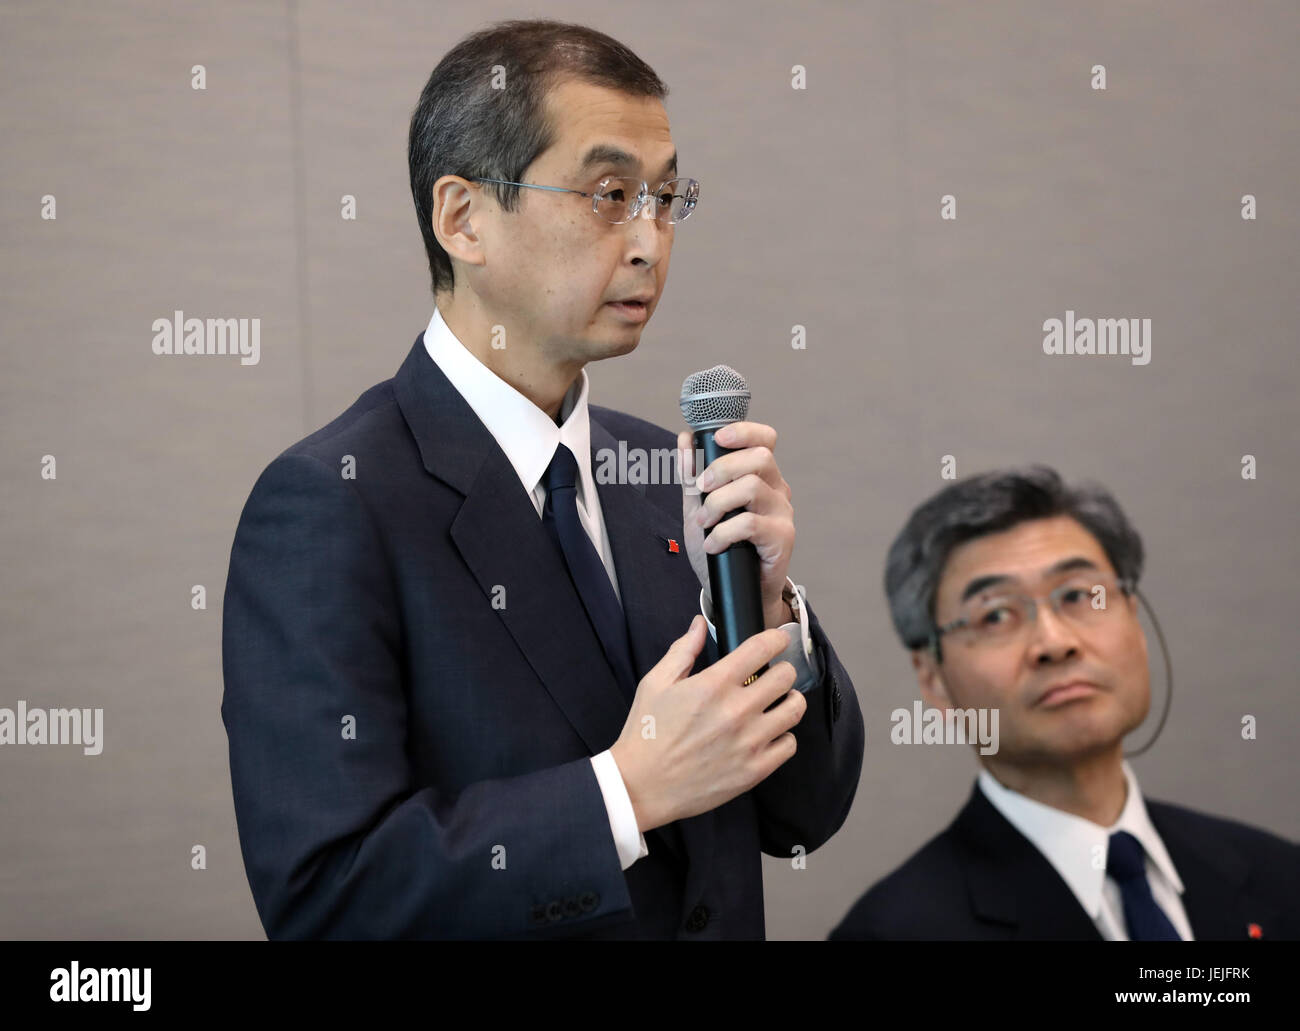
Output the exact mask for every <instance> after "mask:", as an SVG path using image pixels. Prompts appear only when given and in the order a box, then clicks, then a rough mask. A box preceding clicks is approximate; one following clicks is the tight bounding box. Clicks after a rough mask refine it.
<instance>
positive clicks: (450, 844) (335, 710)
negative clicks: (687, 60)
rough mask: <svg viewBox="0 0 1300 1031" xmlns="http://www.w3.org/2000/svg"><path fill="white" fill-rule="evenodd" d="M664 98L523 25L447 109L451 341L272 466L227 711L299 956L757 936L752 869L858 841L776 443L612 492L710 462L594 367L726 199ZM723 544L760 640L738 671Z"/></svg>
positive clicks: (488, 37)
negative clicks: (766, 860)
mask: <svg viewBox="0 0 1300 1031" xmlns="http://www.w3.org/2000/svg"><path fill="white" fill-rule="evenodd" d="M666 94H667V89H666V87H665V86H664V84H663V83H662V82H661V81H660V80H659V78H658V77H657V76H656V75H655V73H654V72H653V71H652V70H651V69H650V68H649V67H648V66H647V65H646V64H645V63H644V62H642V61H641V60H640V59H639V58H637V57H636V55H635V54H633V53H632V52H631V51H630V50H629V49H628V48H627V47H625V46H623V45H622V44H620V43H618V42H616V41H615V40H613V39H611V38H609V37H608V36H606V35H604V34H602V33H599V32H596V31H593V30H591V29H587V28H584V27H581V26H575V25H565V24H560V23H556V22H550V21H518V22H504V23H499V24H497V25H495V26H492V27H490V28H488V29H486V30H484V31H482V32H479V33H475V34H474V35H472V36H469V37H467V38H466V39H465V40H463V41H461V42H460V43H459V44H457V46H456V47H454V48H453V49H452V50H451V51H450V52H449V53H448V54H447V55H446V56H445V57H444V58H443V59H442V61H441V62H439V64H438V66H437V67H436V68H435V69H434V71H433V74H432V75H431V77H430V79H429V81H428V83H427V85H426V86H425V88H424V90H423V92H422V94H421V96H420V98H419V102H418V104H417V106H416V108H415V110H414V113H413V115H412V119H411V128H410V149H409V164H410V176H411V189H412V194H413V197H414V200H415V207H416V212H417V215H418V217H419V222H420V230H421V233H422V234H423V238H424V243H425V248H426V251H427V253H428V259H429V268H430V273H431V277H432V289H433V294H434V299H435V310H434V312H433V315H432V318H431V319H430V321H429V324H428V326H427V328H426V329H425V330H424V332H423V333H421V334H420V335H419V336H418V337H417V338H416V340H415V343H414V346H413V347H412V348H411V349H410V352H409V354H408V355H407V356H406V359H405V361H404V362H403V363H402V365H401V367H400V368H399V369H398V371H397V374H396V375H395V376H394V377H393V378H392V379H390V380H387V381H385V382H383V383H380V384H377V385H376V386H374V387H372V388H370V389H369V390H367V391H366V392H365V393H364V394H362V395H361V397H360V398H359V399H358V400H357V401H356V402H355V403H354V404H353V405H352V407H351V408H349V409H348V410H347V411H346V412H344V413H343V414H342V415H340V416H339V417H338V418H336V419H335V420H333V421H332V422H330V423H329V424H328V425H326V426H325V427H323V428H322V429H320V430H318V431H317V432H315V433H313V434H312V435H310V436H309V437H307V438H305V439H304V440H302V441H300V442H298V443H297V444H295V445H293V446H292V447H290V448H289V449H287V450H286V451H284V452H283V453H281V454H280V455H279V456H278V457H277V458H276V459H275V460H274V461H272V462H271V463H270V465H269V466H268V467H267V468H266V470H265V471H264V472H263V473H262V475H261V476H260V478H259V479H258V481H257V483H256V485H255V486H254V487H253V490H252V493H251V495H250V497H249V499H248V502H247V504H246V506H245V508H244V511H243V514H242V516H241V518H240V522H239V526H238V529H237V531H236V534H235V539H234V544H233V547H232V550H231V558H230V570H229V576H228V579H227V585H226V594H225V608H224V625H223V662H224V674H225V696H224V699H223V703H222V717H223V719H224V721H225V725H226V728H227V733H228V736H229V742H230V763H231V779H232V785H233V790H234V801H235V812H236V817H237V821H238V826H239V834H240V844H241V848H242V851H243V856H244V862H245V867H246V870H247V874H248V879H249V884H250V886H251V888H252V893H253V898H254V900H255V902H256V905H257V909H258V913H259V916H260V917H261V920H262V924H263V927H264V928H265V930H266V932H267V935H268V936H269V937H271V938H514V937H520V938H526V937H588V938H687V939H690V938H714V939H731V938H737V939H756V938H762V937H764V916H763V890H762V874H761V861H760V854H761V853H767V854H769V855H773V856H780V857H783V858H789V857H791V856H792V855H798V854H801V853H806V852H811V851H813V850H814V849H816V848H818V847H819V846H820V845H821V844H822V843H824V842H825V841H826V840H827V839H828V838H829V837H830V836H831V835H832V834H834V833H835V832H836V830H838V829H839V827H840V825H841V823H842V822H843V820H844V818H845V815H846V814H847V812H848V809H849V807H850V804H851V803H852V800H853V796H854V793H855V791H856V787H857V781H858V776H859V772H860V769H861V763H862V750H863V725H862V717H861V713H860V711H859V708H858V703H857V699H856V695H855V693H854V690H853V685H852V683H851V682H850V680H849V677H848V674H847V673H846V672H845V671H844V668H843V667H842V665H841V664H840V662H839V660H838V658H837V657H836V655H835V652H834V650H833V649H832V647H831V645H830V642H829V641H828V640H827V638H826V635H825V633H824V632H823V631H822V628H821V625H820V623H819V622H818V619H817V617H816V615H815V614H814V613H813V611H812V608H811V606H810V605H809V604H808V601H807V598H806V597H805V596H804V594H803V591H802V588H797V587H796V586H795V585H794V583H793V581H791V580H790V578H789V576H788V567H789V562H790V555H791V551H792V549H793V546H794V540H795V529H794V522H793V508H792V506H791V500H790V499H791V492H790V487H789V485H788V484H787V482H786V481H785V479H784V477H783V476H782V473H781V470H780V468H779V467H778V465H777V462H776V459H775V457H774V454H773V449H774V446H775V443H776V431H775V430H773V429H772V427H770V426H767V425H764V424H761V423H757V422H750V421H746V420H740V421H735V422H732V423H730V424H729V425H727V426H726V427H725V428H722V429H719V430H718V431H717V433H716V435H715V437H716V441H717V444H718V445H719V446H720V447H721V448H723V449H725V450H724V453H722V454H721V456H720V457H718V458H717V459H716V460H714V461H712V462H711V463H709V465H708V468H707V469H703V470H700V472H701V473H702V475H701V476H700V477H699V478H698V480H697V481H696V487H697V488H698V491H699V493H697V492H696V491H694V490H689V491H687V490H684V489H683V486H682V485H680V484H676V483H650V484H647V483H637V482H622V481H621V480H620V482H614V483H604V482H600V483H598V482H597V481H596V480H595V479H594V478H593V456H594V455H598V454H601V453H603V452H606V451H607V450H614V451H617V450H618V449H619V447H620V444H622V445H623V447H624V448H625V449H626V450H627V451H628V452H633V451H643V452H645V453H647V454H656V453H658V452H660V451H661V450H662V449H665V448H667V449H670V450H671V449H672V448H673V447H674V443H676V444H677V445H678V446H679V447H682V448H686V449H688V451H689V448H690V433H689V431H687V432H684V433H683V434H682V436H681V437H679V438H678V439H677V441H676V442H674V438H673V433H672V432H671V431H669V430H666V429H662V428H660V427H657V426H654V425H653V424H651V423H649V422H646V421H645V420H642V419H638V418H635V417H633V416H630V415H627V414H623V413H620V412H617V411H614V410H612V409H608V408H602V407H598V406H595V405H589V381H588V378H587V374H586V371H585V366H586V365H587V363H589V362H592V361H599V360H601V359H605V358H610V357H615V356H618V355H623V354H627V353H629V352H631V351H632V350H634V349H635V348H636V346H637V344H638V343H639V342H640V338H641V333H642V331H643V329H644V328H645V325H646V324H647V322H648V321H649V319H650V317H651V316H652V315H653V314H654V311H655V308H656V307H657V305H658V303H659V298H660V296H661V295H662V292H663V288H664V285H665V283H666V281H667V275H668V263H669V257H670V254H671V251H672V244H673V239H674V233H675V232H676V228H677V226H679V225H681V224H682V223H684V222H685V221H686V220H687V219H688V218H689V216H690V215H691V213H692V212H693V211H694V210H695V208H696V206H697V205H698V203H699V194H700V187H699V183H698V182H696V181H695V180H693V179H690V178H689V177H683V176H680V175H679V174H678V170H677V154H676V150H675V148H674V146H673V141H672V137H671V134H670V132H669V125H668V119H667V115H666V112H665V109H664V105H663V98H664V97H665V96H666ZM685 471H686V472H688V473H689V474H690V475H689V476H688V477H687V478H686V479H687V480H688V482H689V480H690V479H691V478H693V477H694V473H695V472H696V470H695V469H694V467H693V465H692V464H691V463H690V462H689V461H688V462H686V467H685ZM729 513H735V514H732V515H730V517H727V516H728V514H729ZM729 548H752V549H753V551H754V553H755V554H756V555H757V559H758V562H757V567H758V568H757V576H756V577H754V580H755V583H754V584H753V589H754V590H756V591H757V592H758V595H759V598H758V604H759V606H760V607H761V609H762V614H763V629H762V630H761V631H760V632H757V633H754V634H753V635H751V636H749V637H748V638H746V639H745V640H743V641H741V642H740V643H739V644H738V645H737V646H736V647H735V648H734V650H731V651H730V652H729V654H726V655H723V656H721V657H719V648H718V646H717V644H716V643H715V641H714V633H715V631H714V628H713V627H712V625H711V624H710V623H709V622H708V620H706V618H705V617H706V615H707V616H708V617H710V618H712V617H714V616H715V615H716V614H715V613H714V612H713V606H712V605H711V604H710V601H709V592H708V591H706V590H702V587H703V586H704V585H705V584H707V582H708V576H707V575H705V573H704V570H705V568H706V562H707V559H706V555H710V554H712V555H717V554H720V553H722V552H723V551H726V550H727V549H729ZM724 650H725V649H724ZM756 674H757V675H756Z"/></svg>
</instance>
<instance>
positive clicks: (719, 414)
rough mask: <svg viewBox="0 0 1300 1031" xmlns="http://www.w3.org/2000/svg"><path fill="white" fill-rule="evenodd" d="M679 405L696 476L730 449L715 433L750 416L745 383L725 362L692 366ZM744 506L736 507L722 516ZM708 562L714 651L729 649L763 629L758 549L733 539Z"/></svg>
mask: <svg viewBox="0 0 1300 1031" xmlns="http://www.w3.org/2000/svg"><path fill="white" fill-rule="evenodd" d="M681 409H682V415H683V416H684V417H685V419H686V423H687V425H689V426H690V427H691V429H692V430H694V431H695V432H694V438H695V439H694V442H695V452H696V454H697V455H698V454H699V453H700V452H703V454H704V464H703V465H701V466H700V467H699V468H698V469H696V470H695V474H696V475H697V476H698V475H699V474H700V473H701V472H703V471H704V469H705V467H707V466H708V465H709V464H710V463H712V462H713V460H714V459H716V458H717V457H718V456H720V455H725V454H729V453H730V452H731V451H732V450H734V449H733V448H725V447H722V446H721V445H719V444H718V443H717V441H716V440H714V434H715V433H716V432H717V431H718V430H720V429H721V428H722V427H723V426H726V425H727V424H728V423H732V422H741V421H743V420H744V419H746V418H747V417H748V416H749V385H748V384H747V383H746V382H745V377H744V376H742V375H741V374H740V373H738V372H737V371H736V370H735V369H733V368H731V367H730V366H728V365H715V366H714V367H713V368H711V369H704V370H703V371H701V372H694V373H692V374H691V375H689V376H687V377H686V380H685V382H683V383H682V397H681ZM743 511H744V509H743V508H738V509H734V510H732V511H731V512H728V513H727V514H726V515H724V516H723V517H722V519H730V518H731V517H732V516H734V515H735V514H736V513H737V512H743ZM721 521H722V520H719V521H718V522H719V523H721ZM708 563H709V584H710V586H711V588H712V591H711V594H712V600H713V617H714V620H715V627H716V629H717V634H718V653H719V654H720V655H728V654H730V653H731V652H733V651H734V650H735V649H736V648H737V647H739V646H740V644H741V642H743V641H745V640H746V639H747V638H750V637H753V636H754V635H755V634H757V633H761V632H762V631H763V595H762V590H761V580H760V577H759V561H758V551H757V549H755V547H754V545H753V544H751V543H750V542H749V541H737V542H736V543H735V544H732V545H731V546H730V547H728V548H727V549H726V550H725V551H721V552H719V553H718V554H716V555H709V556H708ZM766 670H767V666H766V665H764V666H763V668H762V669H760V670H758V671H757V672H756V673H754V675H753V676H752V677H750V679H749V680H747V681H745V682H746V683H750V682H752V681H753V680H756V679H757V678H758V677H759V676H760V675H761V674H762V673H764V672H765V671H766Z"/></svg>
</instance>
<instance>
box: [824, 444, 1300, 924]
mask: <svg viewBox="0 0 1300 1031" xmlns="http://www.w3.org/2000/svg"><path fill="white" fill-rule="evenodd" d="M1142 559H1143V551H1142V541H1141V538H1140V537H1139V536H1138V534H1137V531H1136V530H1135V529H1134V528H1133V527H1132V526H1131V525H1130V524H1129V522H1128V520H1127V519H1126V518H1125V516H1124V513H1123V512H1122V511H1121V510H1120V507H1119V505H1118V504H1117V503H1116V502H1115V500H1114V498H1112V497H1111V496H1110V494H1108V493H1107V492H1106V491H1104V490H1102V489H1100V488H1096V487H1080V488H1069V487H1067V486H1065V485H1064V484H1063V483H1062V482H1061V480H1060V478H1059V477H1058V476H1057V474H1056V473H1055V472H1053V471H1052V470H1051V469H1047V468H1045V467H1041V466H1039V467H1034V468H1031V469H1028V470H1024V471H1008V472H992V473H986V474H984V475H981V476H975V477H971V478H969V479H966V480H961V481H959V482H957V483H954V484H952V485H951V486H949V487H947V488H946V489H944V490H942V491H940V492H939V493H938V494H936V495H935V496H934V497H932V498H930V499H929V500H928V501H926V502H925V503H924V504H923V505H921V506H920V507H919V508H917V509H916V510H915V511H914V512H913V513H912V516H911V518H910V519H909V520H908V522H907V524H906V526H905V527H904V528H903V530H902V532H901V533H900V534H899V535H898V537H897V539H896V540H895V541H894V543H893V546H892V547H891V548H890V551H889V558H888V562H887V565H886V571H885V590H886V593H887V595H888V598H889V605H890V609H891V612H892V615H893V620H894V627H895V629H896V630H897V632H898V634H899V637H900V638H901V639H902V641H903V643H904V645H905V646H906V647H908V648H909V649H911V651H912V665H913V666H914V668H915V670H916V676H917V683H918V685H919V688H920V692H921V696H922V698H923V699H924V700H925V701H926V702H927V703H928V704H929V705H930V706H933V707H936V708H938V709H943V710H948V709H952V708H956V709H962V710H970V709H976V710H980V709H997V710H998V711H999V722H1000V727H1001V733H1000V740H999V743H998V745H999V746H998V749H997V751H996V752H993V753H991V754H987V755H986V754H983V752H982V750H981V751H979V752H978V753H977V755H978V761H979V762H980V763H981V764H982V766H983V769H982V770H981V771H980V773H979V776H978V779H977V783H976V785H975V786H974V789H973V790H972V791H971V795H970V799H969V801H968V802H967V803H966V806H965V807H964V808H963V809H962V811H961V812H960V813H959V814H958V816H957V818H956V819H955V820H954V821H953V823H952V824H951V826H949V827H948V829H947V830H945V831H944V832H943V833H942V834H940V835H938V836H937V837H935V838H934V839H932V840H931V841H930V842H929V843H928V844H927V845H925V847H924V848H922V849H921V850H920V851H919V852H917V853H916V855H914V856H912V858H911V859H909V860H908V861H907V862H906V863H904V864H903V865H902V866H901V867H900V868H899V869H898V870H896V871H894V872H893V873H892V874H890V875H889V876H888V877H886V878H885V879H884V880H882V881H880V882H879V883H878V884H876V885H875V886H874V887H873V888H872V889H871V890H870V891H868V892H867V893H866V894H865V895H863V896H862V898H861V899H859V900H858V902H857V904H856V905H855V906H854V907H853V908H852V910H851V911H850V912H849V914H848V915H847V916H846V917H845V918H844V920H843V921H842V922H841V923H840V925H839V926H838V927H837V928H835V930H834V931H832V933H831V939H832V940H849V939H865V938H885V939H965V940H1001V939H1013V938H1020V939H1065V938H1073V939H1093V940H1101V939H1105V940H1108V941H1116V940H1120V941H1122V940H1145V939H1168V940H1175V939H1182V940H1185V941H1186V940H1192V939H1194V938H1195V939H1241V938H1296V937H1300V902H1298V901H1297V900H1298V896H1297V894H1296V890H1295V886H1296V883H1297V878H1298V877H1300V849H1298V848H1297V847H1296V846H1295V845H1294V844H1292V843H1290V842H1288V841H1285V840H1283V839H1281V838H1279V837H1275V836H1274V835H1272V834H1268V833H1265V832H1264V831H1260V830H1256V829H1254V828H1251V827H1247V826H1245V825H1243V824H1240V823H1235V822H1232V821H1229V820H1222V819H1219V818H1216V817H1213V816H1207V815H1204V814H1202V813H1198V812H1194V811H1192V810H1190V809H1184V808H1181V807H1179V806H1174V805H1168V804H1165V803H1161V802H1155V801H1149V800H1144V799H1143V796H1142V792H1141V790H1140V789H1139V787H1138V781H1137V777H1136V775H1135V774H1134V772H1133V770H1132V768H1131V767H1130V766H1129V764H1128V763H1127V762H1125V761H1124V757H1123V739H1124V736H1125V735H1126V734H1127V733H1129V732H1130V731H1132V730H1133V729H1135V728H1136V727H1137V726H1138V725H1139V724H1140V723H1141V722H1142V720H1143V718H1144V717H1145V716H1146V714H1147V710H1148V708H1149V701H1150V699H1149V674H1148V666H1147V642H1146V638H1145V635H1144V633H1143V630H1142V627H1141V625H1140V623H1139V621H1138V597H1137V593H1136V592H1137V581H1138V578H1139V576H1140V575H1141V572H1142Z"/></svg>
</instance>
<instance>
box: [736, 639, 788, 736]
mask: <svg viewBox="0 0 1300 1031" xmlns="http://www.w3.org/2000/svg"><path fill="white" fill-rule="evenodd" d="M784 650H785V649H782V651H784ZM798 676H799V675H798V673H797V672H796V671H795V668H794V664H793V663H791V662H789V661H788V660H784V659H783V660H782V661H780V662H776V663H773V664H772V665H770V666H768V668H767V672H765V673H764V674H763V675H762V676H761V677H759V678H758V679H757V680H755V681H754V682H753V683H752V684H747V685H746V686H745V690H746V691H747V692H749V695H750V708H751V710H752V711H754V712H763V713H765V712H767V710H768V709H770V708H772V707H773V706H778V705H779V704H780V703H782V702H783V701H784V700H785V698H786V696H787V695H788V694H789V693H790V690H791V689H792V688H793V687H794V682H795V681H796V680H797V679H798ZM795 693H796V694H797V693H798V692H795ZM788 729H789V727H780V728H778V729H777V730H774V731H772V732H771V733H769V734H767V735H766V736H765V737H764V738H763V740H764V741H770V740H771V739H772V738H774V737H775V736H776V735H777V734H779V733H780V732H781V731H782V730H788Z"/></svg>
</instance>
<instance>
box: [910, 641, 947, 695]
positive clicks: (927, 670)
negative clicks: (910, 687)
mask: <svg viewBox="0 0 1300 1031" xmlns="http://www.w3.org/2000/svg"><path fill="white" fill-rule="evenodd" d="M912 668H913V669H914V670H916V686H917V688H918V689H919V690H920V692H921V698H922V700H924V702H925V704H926V705H928V706H930V708H932V709H950V708H952V707H953V701H952V699H951V698H950V697H949V696H948V686H947V685H946V684H945V683H944V682H943V673H941V672H940V670H939V665H938V663H936V662H935V661H934V653H933V652H931V651H929V650H928V649H925V648H917V649H915V650H914V651H913V652H912Z"/></svg>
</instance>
